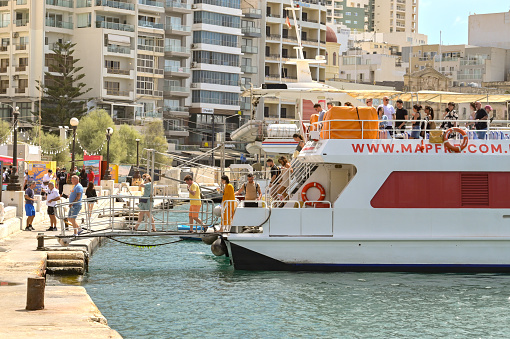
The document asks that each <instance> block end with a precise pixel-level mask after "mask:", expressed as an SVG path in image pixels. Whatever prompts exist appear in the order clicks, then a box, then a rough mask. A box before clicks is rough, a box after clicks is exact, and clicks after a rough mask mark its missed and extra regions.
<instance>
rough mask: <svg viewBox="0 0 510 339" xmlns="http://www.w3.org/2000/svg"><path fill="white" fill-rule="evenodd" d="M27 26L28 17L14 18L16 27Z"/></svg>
mask: <svg viewBox="0 0 510 339" xmlns="http://www.w3.org/2000/svg"><path fill="white" fill-rule="evenodd" d="M23 26H28V18H26V19H20V20H16V27H23Z"/></svg>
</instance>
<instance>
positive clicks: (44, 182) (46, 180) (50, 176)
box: [41, 169, 55, 200]
mask: <svg viewBox="0 0 510 339" xmlns="http://www.w3.org/2000/svg"><path fill="white" fill-rule="evenodd" d="M54 179H55V176H54V175H53V171H52V170H51V169H49V170H48V173H46V174H45V175H44V176H43V179H42V185H41V196H42V197H43V200H44V196H45V195H46V193H47V191H48V184H49V183H50V182H51V180H54Z"/></svg>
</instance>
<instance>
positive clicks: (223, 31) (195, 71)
mask: <svg viewBox="0 0 510 339" xmlns="http://www.w3.org/2000/svg"><path fill="white" fill-rule="evenodd" d="M192 7H193V26H192V44H191V50H192V64H191V67H192V83H191V93H192V95H191V97H192V100H191V108H190V132H191V133H190V135H189V138H188V143H190V144H201V145H203V146H206V144H207V146H210V144H209V143H210V142H211V141H213V143H214V140H215V139H216V138H215V139H213V137H214V136H215V134H216V133H218V132H223V131H224V130H225V128H226V127H227V126H226V125H225V124H226V123H227V117H231V118H236V120H237V124H239V122H238V121H239V118H238V117H237V116H238V112H239V110H240V108H241V107H240V100H239V98H240V93H241V88H240V79H241V74H242V72H243V71H242V70H243V69H244V70H249V67H247V66H249V65H242V64H241V54H242V52H241V36H242V34H243V33H242V30H241V17H242V15H243V14H242V11H241V0H194V3H193V5H192ZM243 66H244V67H243Z"/></svg>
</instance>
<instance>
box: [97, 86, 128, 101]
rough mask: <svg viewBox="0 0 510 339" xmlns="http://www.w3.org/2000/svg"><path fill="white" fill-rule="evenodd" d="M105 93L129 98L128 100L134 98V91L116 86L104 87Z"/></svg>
mask: <svg viewBox="0 0 510 339" xmlns="http://www.w3.org/2000/svg"><path fill="white" fill-rule="evenodd" d="M103 93H104V94H105V95H107V96H113V97H122V98H124V99H128V100H130V99H132V96H133V95H132V93H133V92H130V91H121V90H119V89H116V88H106V89H104V92H103Z"/></svg>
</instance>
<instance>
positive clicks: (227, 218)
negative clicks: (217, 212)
mask: <svg viewBox="0 0 510 339" xmlns="http://www.w3.org/2000/svg"><path fill="white" fill-rule="evenodd" d="M221 183H222V184H223V187H224V188H223V199H222V200H221V207H222V217H221V228H220V232H223V230H224V228H225V226H230V224H231V222H232V217H233V216H234V211H235V199H236V198H235V195H234V186H232V184H231V183H230V179H229V178H228V177H227V176H226V175H222V176H221ZM226 201H227V202H226Z"/></svg>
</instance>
